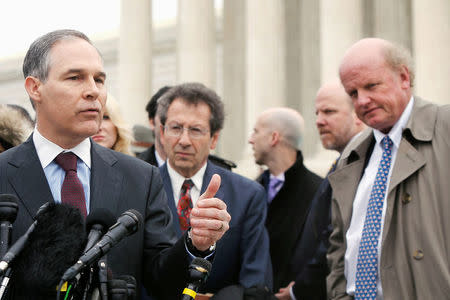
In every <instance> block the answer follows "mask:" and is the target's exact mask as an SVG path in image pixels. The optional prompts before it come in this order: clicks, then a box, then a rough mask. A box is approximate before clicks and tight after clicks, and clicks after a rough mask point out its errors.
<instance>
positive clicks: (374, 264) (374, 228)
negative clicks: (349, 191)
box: [355, 136, 393, 300]
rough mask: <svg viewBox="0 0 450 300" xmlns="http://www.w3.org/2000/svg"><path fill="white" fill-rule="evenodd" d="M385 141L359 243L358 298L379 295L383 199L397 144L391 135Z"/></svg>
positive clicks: (356, 292) (372, 297)
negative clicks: (379, 254)
mask: <svg viewBox="0 0 450 300" xmlns="http://www.w3.org/2000/svg"><path fill="white" fill-rule="evenodd" d="M381 143H382V144H383V156H382V157H381V161H380V164H379V166H378V171H377V174H376V177H375V182H374V183H373V187H372V192H371V193H370V198H369V203H368V205H367V213H366V219H365V220H364V227H363V231H362V237H361V242H360V244H359V252H358V263H357V265H356V289H355V299H357V300H360V299H371V300H373V299H375V298H376V297H377V278H378V251H377V247H378V239H379V236H380V232H381V216H382V212H383V200H384V195H385V194H386V186H387V178H388V175H389V169H390V167H391V159H392V153H391V148H392V144H393V143H392V140H391V139H390V138H389V136H385V137H384V138H383V140H382V141H381Z"/></svg>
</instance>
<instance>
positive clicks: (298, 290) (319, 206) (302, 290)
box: [292, 168, 334, 300]
mask: <svg viewBox="0 0 450 300" xmlns="http://www.w3.org/2000/svg"><path fill="white" fill-rule="evenodd" d="M332 171H334V168H333V170H332ZM332 171H331V172H332ZM331 192H332V191H331V186H330V183H329V182H328V179H327V178H325V179H324V180H323V181H322V183H321V184H320V186H319V189H318V190H317V192H316V194H315V196H314V199H313V200H312V203H311V209H310V211H309V214H308V217H307V219H306V222H305V227H304V229H303V233H302V235H301V238H300V239H299V240H298V241H297V245H296V247H295V254H294V260H293V263H292V271H293V272H295V273H296V274H297V277H296V279H295V285H294V287H293V292H294V295H295V297H296V298H297V299H311V300H312V299H317V300H322V299H323V300H325V299H326V297H327V284H326V277H327V275H328V273H329V271H328V265H327V258H326V254H327V250H328V246H329V242H328V237H329V236H330V233H331Z"/></svg>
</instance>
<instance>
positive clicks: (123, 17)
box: [115, 0, 152, 125]
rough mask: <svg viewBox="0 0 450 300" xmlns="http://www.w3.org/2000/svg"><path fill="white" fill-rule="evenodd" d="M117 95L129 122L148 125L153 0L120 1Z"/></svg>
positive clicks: (150, 90)
mask: <svg viewBox="0 0 450 300" xmlns="http://www.w3.org/2000/svg"><path fill="white" fill-rule="evenodd" d="M118 65H119V95H118V96H116V95H115V96H116V97H117V98H118V101H119V102H120V104H121V108H122V110H123V112H124V116H125V118H126V120H127V121H128V122H130V124H131V125H134V124H142V125H146V124H148V120H147V115H146V112H145V105H146V103H147V102H148V100H149V99H150V97H151V95H152V88H151V87H152V1H151V0H122V1H121V12H120V36H119V64H118Z"/></svg>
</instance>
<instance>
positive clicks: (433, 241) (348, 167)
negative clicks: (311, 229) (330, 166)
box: [327, 97, 450, 300]
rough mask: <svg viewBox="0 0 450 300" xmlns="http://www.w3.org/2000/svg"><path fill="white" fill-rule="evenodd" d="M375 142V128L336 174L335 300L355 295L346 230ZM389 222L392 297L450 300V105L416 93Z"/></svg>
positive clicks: (386, 247) (387, 277)
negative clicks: (350, 291)
mask: <svg viewBox="0 0 450 300" xmlns="http://www.w3.org/2000/svg"><path fill="white" fill-rule="evenodd" d="M373 143H374V137H373V134H372V130H371V129H368V130H366V131H365V132H364V133H363V134H361V136H359V137H358V139H357V140H355V141H353V142H352V143H351V144H350V145H348V146H347V148H346V149H345V150H344V152H343V153H342V156H341V159H340V161H339V164H338V169H337V170H336V171H335V172H334V173H333V174H331V175H330V176H329V181H330V184H331V186H332V188H333V200H332V224H333V232H332V234H331V236H330V243H331V246H330V249H329V252H328V256H327V257H328V262H329V264H330V268H331V273H330V275H329V276H328V278H327V285H328V293H329V297H331V299H351V298H350V297H349V296H348V295H347V294H346V292H345V291H346V279H345V275H344V255H345V250H346V240H345V233H346V232H347V230H348V227H349V226H350V220H351V217H352V206H353V205H352V203H353V199H354V197H355V194H356V189H357V187H358V184H359V180H360V178H361V176H362V173H363V170H364V168H365V160H366V154H367V152H368V151H369V150H370V149H371V148H372V147H373ZM384 222H385V223H384V229H383V236H382V250H381V258H380V277H381V284H382V288H383V295H384V299H385V300H390V299H393V300H397V299H450V105H446V106H442V107H439V108H438V106H437V105H435V104H431V103H429V102H426V101H423V100H421V99H420V98H418V97H415V102H414V106H413V111H412V114H411V118H410V120H409V121H408V123H407V125H406V128H405V129H404V131H403V137H402V141H401V143H400V146H399V149H398V152H397V158H396V160H395V164H394V169H393V172H392V177H391V181H390V184H389V190H388V197H387V210H386V217H385V221H384Z"/></svg>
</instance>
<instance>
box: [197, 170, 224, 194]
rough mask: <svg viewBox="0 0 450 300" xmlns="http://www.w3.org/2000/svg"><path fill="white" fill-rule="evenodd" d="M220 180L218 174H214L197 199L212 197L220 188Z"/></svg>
mask: <svg viewBox="0 0 450 300" xmlns="http://www.w3.org/2000/svg"><path fill="white" fill-rule="evenodd" d="M220 181H221V179H220V176H219V175H218V174H214V175H213V176H212V178H211V181H210V182H209V184H208V187H207V188H206V190H205V192H204V193H203V194H202V195H201V196H200V198H199V199H207V198H213V197H214V196H215V195H216V193H217V191H218V190H219V188H220Z"/></svg>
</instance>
